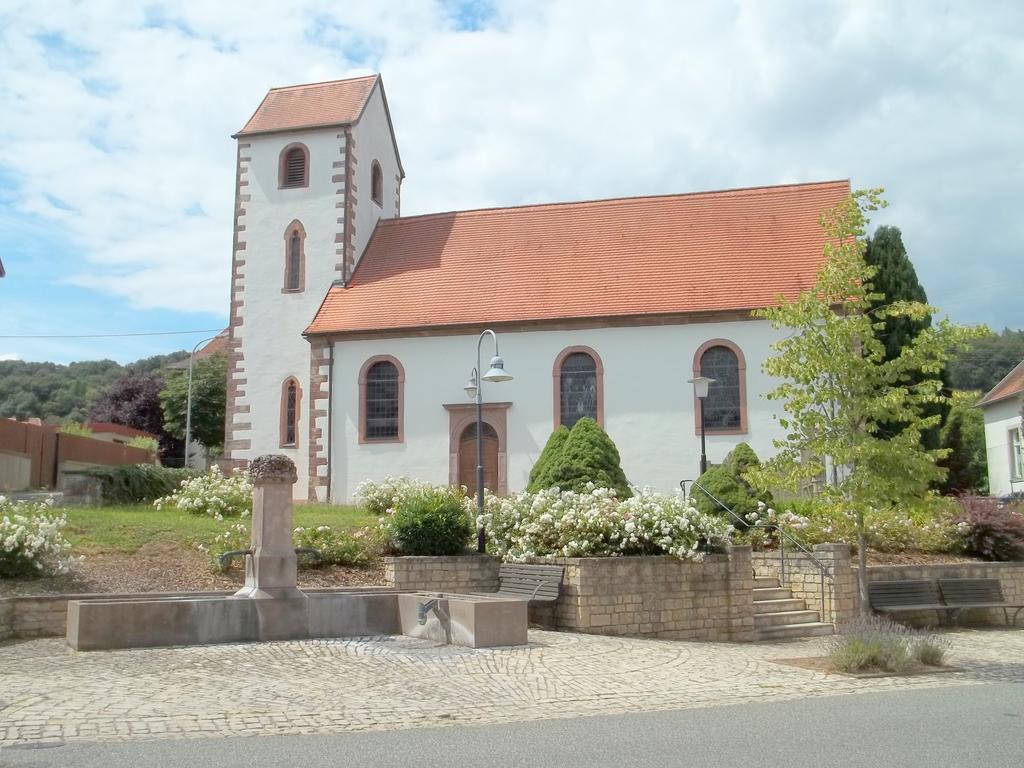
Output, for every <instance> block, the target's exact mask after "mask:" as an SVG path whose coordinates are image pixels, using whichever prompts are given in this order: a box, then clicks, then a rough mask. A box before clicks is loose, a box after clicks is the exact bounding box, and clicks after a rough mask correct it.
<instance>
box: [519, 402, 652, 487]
mask: <svg viewBox="0 0 1024 768" xmlns="http://www.w3.org/2000/svg"><path fill="white" fill-rule="evenodd" d="M556 433H557V430H556ZM552 438H553V439H561V438H554V435H552ZM561 440H562V444H561V447H560V448H557V447H556V449H555V450H553V451H552V454H551V457H550V460H549V463H548V465H547V468H546V469H545V470H544V472H545V476H544V478H538V482H537V484H536V488H537V490H540V489H542V488H553V487H555V486H557V487H559V488H561V489H562V490H563V491H578V492H579V491H584V490H586V486H587V483H593V484H594V485H596V486H598V487H601V488H612V489H614V490H615V492H616V493H617V494H618V496H619V498H620V499H625V498H628V497H629V496H631V495H632V493H631V492H630V490H629V482H628V481H627V480H626V474H625V473H624V472H623V471H622V464H621V460H620V459H619V450H618V449H617V448H616V447H615V443H613V442H612V439H611V438H610V437H608V434H607V433H606V432H605V431H604V430H603V429H601V427H600V426H598V424H597V422H596V421H594V420H593V419H589V418H582V419H580V420H579V421H577V422H576V423H575V424H574V425H573V428H572V429H571V430H569V434H568V436H567V437H565V438H564V439H561ZM548 442H551V441H550V440H549V441H548Z"/></svg>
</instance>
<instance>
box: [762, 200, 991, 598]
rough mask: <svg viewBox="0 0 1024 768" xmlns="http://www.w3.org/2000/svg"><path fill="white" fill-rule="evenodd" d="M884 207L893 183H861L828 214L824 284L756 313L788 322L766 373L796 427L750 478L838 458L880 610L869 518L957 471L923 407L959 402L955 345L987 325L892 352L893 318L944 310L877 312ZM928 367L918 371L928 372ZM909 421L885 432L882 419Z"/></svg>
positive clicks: (837, 495) (900, 305) (844, 502)
mask: <svg viewBox="0 0 1024 768" xmlns="http://www.w3.org/2000/svg"><path fill="white" fill-rule="evenodd" d="M882 205H884V202H883V201H882V199H881V190H869V191H861V192H857V193H855V194H853V195H851V196H849V197H848V198H847V199H846V200H844V201H843V202H841V203H839V204H838V205H836V206H835V207H833V208H831V209H830V210H828V211H826V212H825V213H824V214H823V215H822V218H821V224H822V227H823V228H824V230H825V234H826V242H825V246H824V255H825V260H824V264H823V265H822V268H821V270H820V271H819V272H818V277H817V281H816V283H815V285H814V287H813V288H811V289H810V290H808V291H803V292H802V293H801V294H800V295H799V296H798V297H797V298H796V299H794V300H792V301H789V300H787V299H786V298H785V297H780V298H779V304H778V305H777V306H775V307H770V308H767V309H763V310H758V311H756V312H755V313H754V314H755V316H757V317H761V318H764V319H767V320H769V321H770V322H771V323H772V326H773V327H775V328H777V329H780V328H785V329H787V333H786V336H785V338H783V339H782V340H781V341H779V342H776V343H775V344H774V345H773V348H774V349H775V350H776V353H777V354H775V355H774V356H772V357H770V358H769V359H768V360H766V361H765V364H764V370H765V373H767V374H768V375H769V376H772V377H775V378H777V379H780V380H781V382H782V383H781V384H779V386H778V387H776V388H775V389H774V390H772V391H771V392H770V393H769V394H768V398H769V399H771V400H780V401H782V403H783V410H784V411H785V414H786V415H785V417H782V418H779V423H780V425H781V426H782V428H783V429H784V430H785V436H784V437H783V438H782V439H779V440H776V441H775V446H776V448H777V449H778V453H777V454H776V455H775V456H774V457H773V458H772V459H770V460H768V461H767V462H765V463H764V464H762V465H761V466H760V467H752V468H750V469H748V471H747V478H748V479H749V480H750V481H751V482H752V483H754V485H755V486H757V487H758V488H760V489H768V488H775V487H781V488H785V489H787V490H790V491H792V492H797V491H798V490H799V489H800V487H801V486H802V485H803V484H804V483H806V482H808V481H811V480H812V479H813V478H815V477H816V476H819V475H820V474H821V473H822V472H823V471H824V469H825V464H826V459H828V460H830V461H831V466H832V473H831V478H830V483H829V484H828V485H827V486H826V488H825V491H824V495H825V499H826V501H827V502H829V503H832V504H834V505H837V506H839V507H840V508H841V509H842V510H843V511H844V512H845V513H847V514H849V515H850V516H851V517H852V518H853V519H854V521H855V525H856V531H857V543H858V556H859V558H860V570H859V574H860V592H861V606H862V608H863V610H865V611H866V610H868V605H869V603H868V600H867V583H866V578H867V576H866V570H865V566H866V529H865V523H864V520H865V515H866V514H867V513H868V512H869V511H873V510H875V511H882V512H883V513H884V512H888V513H892V512H893V511H894V510H895V508H896V507H897V506H898V505H900V504H903V503H906V502H909V501H911V500H913V499H916V498H919V497H920V496H921V495H922V494H923V493H924V492H925V490H926V489H927V488H928V485H929V483H931V482H933V481H938V480H941V479H942V478H943V476H944V474H945V471H944V470H943V469H942V468H941V467H939V466H938V461H939V460H940V459H942V458H944V456H945V455H946V452H945V451H943V450H941V449H938V450H929V449H928V448H926V447H924V446H923V445H922V444H921V433H922V432H923V431H924V430H926V429H928V428H930V427H932V426H935V425H936V424H937V423H938V421H939V416H938V415H937V414H936V415H931V416H925V415H923V412H922V411H923V408H924V406H925V405H927V404H930V403H943V402H945V401H947V400H948V395H947V394H946V393H945V392H944V390H943V387H942V382H941V380H940V379H939V378H938V376H939V374H940V372H941V371H942V368H943V366H944V365H945V363H946V361H947V360H948V359H949V357H950V355H951V354H952V352H953V351H955V350H958V349H962V348H964V347H965V346H966V345H967V343H968V342H969V340H970V339H971V338H974V337H976V336H977V335H978V332H976V331H972V330H970V329H967V328H962V327H958V326H955V325H953V324H952V323H951V322H949V320H942V321H940V322H939V323H937V324H936V323H933V324H932V325H931V326H930V327H925V328H923V329H922V330H920V331H919V332H918V334H917V335H916V336H915V337H914V338H913V339H911V340H909V341H908V342H907V343H906V344H905V345H904V346H903V347H902V348H901V349H900V352H899V354H898V355H897V356H896V357H894V358H892V359H890V360H887V359H886V358H885V354H886V350H885V345H884V344H883V343H882V342H881V341H879V339H878V337H877V336H876V335H875V334H876V332H877V331H879V330H881V329H882V328H883V327H884V323H885V320H886V319H888V318H891V317H897V318H906V319H907V320H909V321H912V322H918V323H923V321H924V320H925V319H926V318H927V317H928V316H929V315H931V314H932V312H933V309H932V308H931V307H929V306H928V305H926V304H924V303H923V302H919V301H908V300H897V301H890V302H888V303H886V304H885V305H882V306H876V307H875V308H874V309H872V304H876V303H877V302H878V301H879V299H880V295H879V294H877V293H875V292H874V291H872V290H871V288H870V286H871V284H872V279H873V278H874V276H875V272H876V270H875V268H874V267H871V266H869V265H868V264H867V263H865V261H864V258H863V250H864V243H863V241H861V240H859V239H858V238H859V237H862V236H863V234H864V226H865V224H866V223H867V216H866V212H869V211H874V210H877V208H878V207H880V206H882ZM919 372H920V373H923V374H926V377H925V378H921V379H918V373H919ZM881 424H890V425H891V424H895V425H899V427H900V428H899V431H897V432H895V433H892V434H889V435H881V434H880V431H879V425H881Z"/></svg>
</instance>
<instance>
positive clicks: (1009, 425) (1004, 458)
mask: <svg viewBox="0 0 1024 768" xmlns="http://www.w3.org/2000/svg"><path fill="white" fill-rule="evenodd" d="M1020 409H1021V400H1020V399H1019V398H1010V399H1008V400H1004V401H1002V402H999V403H993V404H992V405H988V406H985V408H984V413H985V450H986V453H987V456H988V488H989V493H991V494H992V495H993V496H1003V495H1005V494H1008V493H1011V492H1012V491H1020V490H1024V481H1022V480H1020V479H1017V481H1016V482H1015V483H1013V484H1011V477H1010V468H1011V463H1010V461H1011V455H1010V430H1011V429H1014V428H1017V429H1019V428H1020V426H1021V415H1020Z"/></svg>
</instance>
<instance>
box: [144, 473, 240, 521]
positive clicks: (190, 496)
mask: <svg viewBox="0 0 1024 768" xmlns="http://www.w3.org/2000/svg"><path fill="white" fill-rule="evenodd" d="M153 506H155V507H156V508H157V509H163V508H164V507H171V508H174V509H179V510H181V511H182V512H188V513H189V514H190V515H209V516H210V517H213V518H215V519H217V520H223V519H224V518H225V517H238V516H239V515H247V514H249V513H250V511H251V510H252V483H250V482H249V477H248V475H247V474H246V473H245V472H244V471H241V470H238V471H235V472H234V473H233V474H232V475H231V476H230V477H225V476H224V475H222V474H221V472H220V470H219V469H218V468H217V467H214V468H213V469H211V470H210V471H209V472H207V473H206V474H202V475H199V476H198V477H193V478H192V479H190V480H184V481H182V483H181V487H180V488H178V490H177V491H175V492H174V493H172V494H171V495H170V496H165V497H163V498H159V499H157V500H156V501H154V502H153Z"/></svg>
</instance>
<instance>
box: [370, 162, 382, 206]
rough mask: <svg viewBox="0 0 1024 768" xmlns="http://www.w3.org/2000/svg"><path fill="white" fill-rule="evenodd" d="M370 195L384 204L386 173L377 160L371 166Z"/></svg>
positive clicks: (378, 202)
mask: <svg viewBox="0 0 1024 768" xmlns="http://www.w3.org/2000/svg"><path fill="white" fill-rule="evenodd" d="M370 197H371V198H373V202H375V203H376V204H377V205H384V174H383V173H381V170H380V163H378V162H377V161H376V160H374V161H373V164H372V165H371V166H370Z"/></svg>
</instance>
